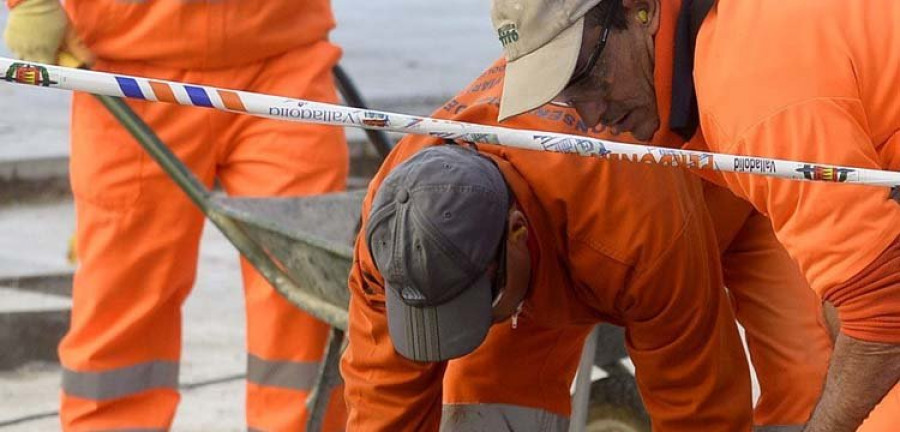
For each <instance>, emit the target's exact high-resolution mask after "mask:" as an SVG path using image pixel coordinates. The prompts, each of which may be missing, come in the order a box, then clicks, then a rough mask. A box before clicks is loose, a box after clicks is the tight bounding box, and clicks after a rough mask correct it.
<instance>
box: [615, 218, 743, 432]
mask: <svg viewBox="0 0 900 432" xmlns="http://www.w3.org/2000/svg"><path fill="white" fill-rule="evenodd" d="M704 217H705V215H704ZM700 218H701V215H694V216H693V217H691V218H689V219H688V220H687V221H686V224H685V229H684V231H683V232H682V233H681V234H680V235H679V236H678V238H677V239H675V241H674V242H673V243H672V244H671V245H670V246H669V247H668V249H667V250H666V251H665V252H664V253H662V254H661V255H659V256H658V257H657V258H656V259H655V260H654V261H653V262H651V263H647V264H646V266H645V267H643V268H640V267H638V268H636V269H635V274H634V275H633V278H632V279H633V281H632V282H631V283H630V284H629V286H627V288H626V289H625V292H624V294H623V296H622V297H621V298H620V299H619V304H620V308H621V309H622V310H623V314H624V319H625V325H626V335H627V346H628V351H629V353H630V355H631V359H632V361H633V362H634V365H635V371H636V377H637V381H638V386H639V388H640V390H641V395H642V397H643V400H644V403H645V405H646V406H647V410H648V412H649V413H650V414H651V416H652V418H653V427H654V430H658V431H662V432H672V431H685V432H686V431H700V430H710V431H712V430H722V431H724V430H728V431H746V430H750V427H751V422H752V420H751V416H752V402H751V392H750V372H749V368H748V366H747V361H746V357H745V355H744V349H743V346H742V344H741V341H740V337H739V335H738V332H737V328H736V325H735V322H734V317H733V315H732V313H731V308H730V305H729V303H728V300H727V297H726V295H725V292H724V289H723V286H722V281H721V276H720V270H719V268H718V266H719V260H718V248H717V246H716V242H715V239H714V238H713V234H712V232H711V231H710V230H708V229H707V228H708V227H704V226H703V223H701V222H704V221H705V219H700ZM698 219H700V220H698Z"/></svg>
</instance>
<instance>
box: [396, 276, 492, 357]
mask: <svg viewBox="0 0 900 432" xmlns="http://www.w3.org/2000/svg"><path fill="white" fill-rule="evenodd" d="M385 293H386V303H387V316H388V331H389V333H390V335H391V341H392V342H393V343H394V349H395V350H397V352H398V353H400V355H402V356H403V357H406V358H408V359H410V360H415V361H420V362H437V361H445V360H450V359H454V358H457V357H462V356H464V355H466V354H468V353H470V352H472V351H474V350H475V348H478V346H479V345H481V342H483V341H484V338H485V337H486V336H487V333H488V330H489V329H490V327H491V324H492V318H491V300H492V298H491V281H490V278H489V277H488V275H487V274H485V275H484V276H482V277H481V278H480V279H478V281H476V282H475V284H474V285H473V286H471V287H469V288H468V289H466V290H464V291H463V292H462V293H461V294H460V295H459V296H457V297H456V298H454V299H452V300H450V301H448V302H446V303H443V304H440V305H438V306H431V307H414V306H410V305H408V304H406V303H404V302H403V300H402V299H401V298H400V294H399V293H398V292H397V291H396V290H394V289H392V288H390V287H385Z"/></svg>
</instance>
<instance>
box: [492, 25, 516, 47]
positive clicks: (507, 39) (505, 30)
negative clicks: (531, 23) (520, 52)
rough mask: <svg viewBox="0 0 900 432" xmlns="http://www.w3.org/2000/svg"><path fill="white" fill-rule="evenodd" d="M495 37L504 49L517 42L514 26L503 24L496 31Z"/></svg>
mask: <svg viewBox="0 0 900 432" xmlns="http://www.w3.org/2000/svg"><path fill="white" fill-rule="evenodd" d="M497 37H499V38H500V43H501V44H502V45H503V46H504V47H505V46H507V45H509V44H511V43H513V42H515V41H517V40H519V31H518V30H517V29H516V25H515V24H504V25H503V26H501V27H500V28H499V29H497Z"/></svg>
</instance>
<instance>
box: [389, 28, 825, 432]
mask: <svg viewBox="0 0 900 432" xmlns="http://www.w3.org/2000/svg"><path fill="white" fill-rule="evenodd" d="M671 21H674V19H673V20H671ZM673 27H674V24H673V23H670V22H666V23H663V26H662V28H661V30H660V31H661V32H665V31H669V30H672V29H673ZM665 55H667V54H666V53H665V52H659V53H657V56H665ZM504 69H505V61H504V60H500V61H498V62H496V63H494V64H493V65H492V66H491V67H489V68H488V69H487V70H486V71H485V72H484V73H483V74H482V75H481V76H480V77H478V78H477V79H476V80H475V81H473V82H472V83H471V84H470V85H469V86H468V87H467V88H466V89H465V90H463V91H461V92H460V93H459V94H458V95H457V96H456V97H454V98H453V99H452V100H451V101H449V102H448V103H447V104H445V105H444V107H443V108H442V109H441V110H439V111H438V112H437V113H435V114H434V116H436V117H442V118H452V119H457V120H465V121H469V122H475V123H481V124H496V116H497V106H498V105H499V100H500V95H501V93H500V89H501V88H502V87H503V79H504ZM659 79H660V80H669V79H671V78H670V75H667V72H666V71H661V73H660V78H659ZM661 87H662V86H658V87H657V91H660V92H662V91H665V90H663V89H661ZM666 104H667V102H664V103H663V105H666ZM663 108H665V107H663ZM662 112H663V117H664V118H665V116H666V115H667V111H666V110H663V111H662ZM506 126H512V127H517V128H524V129H532V130H545V131H552V132H562V133H581V134H586V135H590V136H595V137H602V138H608V137H609V133H608V132H606V131H604V130H603V128H591V127H588V126H587V125H585V124H584V122H582V121H580V120H579V119H578V118H577V114H576V113H575V112H574V111H571V110H569V109H564V108H560V107H554V106H544V107H542V108H540V109H538V110H535V111H532V112H530V113H527V114H523V115H520V116H517V117H515V118H513V119H511V120H510V121H509V122H507V124H506ZM622 138H625V139H626V140H630V139H627V138H626V137H622ZM622 138H620V139H622ZM433 141H434V140H431V139H428V138H421V137H408V138H406V139H405V140H404V141H403V142H402V143H401V146H402V145H407V144H406V143H407V142H414V143H422V144H428V143H433ZM681 142H682V141H681V139H680V138H679V137H678V136H677V135H676V134H674V133H662V134H657V136H655V137H654V143H655V144H667V143H668V144H673V143H681ZM544 156H545V155H544V154H536V155H534V157H535V158H538V159H539V158H541V157H544ZM704 195H705V201H706V203H707V207H709V211H710V213H711V214H712V216H713V221H714V224H713V225H714V227H715V231H716V234H717V238H718V240H719V251H720V252H721V253H722V264H723V268H724V276H725V285H726V286H727V287H728V288H729V291H730V293H731V296H730V297H731V300H732V302H733V303H734V311H735V314H736V316H737V318H738V320H739V322H741V324H742V325H743V326H744V327H745V329H746V331H747V338H748V345H749V349H750V354H751V358H752V360H753V365H754V368H755V370H756V372H757V376H758V378H759V381H760V390H761V394H760V398H759V400H758V402H757V404H756V408H755V410H754V413H753V423H754V425H756V426H757V427H758V428H759V429H757V430H760V431H765V430H766V429H765V427H772V428H774V430H787V429H786V428H785V427H786V426H787V425H797V424H802V423H803V422H804V421H805V420H806V419H807V418H808V417H809V414H810V413H811V412H812V409H813V407H814V406H815V403H816V401H817V400H818V398H819V395H820V392H821V387H822V383H823V381H824V375H825V369H826V366H827V361H828V353H829V352H830V349H831V347H830V342H829V337H828V333H827V330H826V328H825V326H824V325H823V323H822V321H821V314H820V312H819V304H818V300H817V298H816V296H815V295H814V294H813V293H812V291H810V290H809V289H808V287H807V285H806V283H805V281H804V280H803V277H802V275H800V273H799V270H798V269H797V267H796V265H795V264H794V263H793V261H791V260H790V258H789V257H788V256H787V254H786V252H785V251H784V249H783V248H782V247H781V246H780V244H778V242H777V240H776V239H775V237H774V235H773V233H772V229H771V226H770V224H769V223H768V221H767V220H766V218H764V217H763V216H761V215H759V214H758V213H756V212H755V211H753V210H752V208H751V207H750V206H749V204H748V203H746V202H745V201H743V200H740V199H738V198H736V197H735V196H734V195H733V194H731V193H730V192H728V191H727V190H725V189H723V188H720V187H717V186H714V185H712V184H705V185H704ZM760 269H763V271H761V270H760ZM492 331H494V332H498V331H503V330H492ZM528 333H529V334H531V333H533V332H528ZM520 334H521V333H520ZM530 337H532V336H528V337H526V338H530ZM522 338H523V337H522V336H519V337H518V339H517V340H516V342H515V343H516V344H521V343H522V341H521V339H522ZM499 340H502V339H499ZM537 343H538V344H540V343H543V342H537ZM509 349H510V347H508V346H506V345H502V344H496V343H495V344H491V343H488V342H486V343H485V344H484V346H482V347H481V348H479V350H478V351H476V352H475V353H473V354H472V356H475V355H478V354H479V353H480V354H481V355H482V356H484V358H485V359H490V358H492V356H493V355H495V354H491V353H492V352H493V351H499V352H503V351H506V350H509ZM516 352H518V353H528V352H529V351H528V347H522V348H517V351H516ZM520 355H527V354H520ZM472 356H469V357H466V358H464V359H462V361H461V362H460V361H456V362H455V364H456V366H455V367H451V368H449V369H448V370H447V375H445V379H444V388H443V398H444V404H445V408H444V409H445V413H446V414H450V412H448V411H449V410H451V408H449V407H452V412H453V414H455V415H454V416H453V417H452V418H456V419H461V418H462V419H472V418H477V419H479V420H483V419H484V416H485V415H486V414H487V413H488V412H489V410H490V409H495V408H494V407H493V406H489V405H488V404H487V402H488V401H496V400H497V399H496V398H497V397H498V396H497V392H498V390H497V389H498V388H506V387H507V386H510V385H511V383H519V384H518V385H516V386H513V387H511V388H509V391H508V394H506V395H503V396H504V397H506V399H503V400H502V402H503V403H504V404H506V405H512V406H516V407H518V408H517V409H518V411H520V412H521V411H522V410H526V409H535V408H538V409H540V410H542V411H545V412H550V413H554V415H556V416H559V417H560V418H561V419H564V418H566V417H567V416H568V401H569V396H568V394H567V393H565V392H558V393H554V394H552V397H548V396H547V395H545V394H543V392H542V391H539V392H538V393H534V392H533V391H531V390H529V388H531V387H530V386H531V385H532V384H533V382H532V381H529V380H527V379H523V378H522V375H516V374H522V369H512V370H509V369H507V368H497V367H491V366H490V365H489V364H487V363H485V362H484V361H482V362H475V361H473V360H472ZM552 361H553V362H558V364H559V366H555V367H557V368H560V370H561V369H563V368H564V367H574V366H573V365H571V364H567V362H573V361H577V357H574V358H573V357H571V356H569V357H565V356H559V357H557V358H555V359H553V360H552ZM451 364H454V362H451ZM532 364H533V363H529V362H526V363H525V364H524V365H523V368H526V367H528V366H530V365H532ZM460 365H466V367H462V366H460ZM563 365H565V366H563ZM551 370H556V369H551ZM476 373H477V374H478V375H479V376H481V377H482V379H481V380H479V383H480V384H479V385H478V386H473V385H472V384H471V380H470V379H464V378H463V377H466V376H471V374H476ZM525 376H528V375H527V374H525ZM500 383H502V384H500ZM398 403H405V402H401V401H400V400H398ZM473 410H476V411H477V412H478V413H479V415H481V417H474V416H461V415H460V412H462V411H473ZM448 417H449V415H448ZM494 418H496V416H495V417H494ZM561 421H562V420H561ZM457 427H459V425H457ZM472 427H474V428H475V429H476V430H489V429H490V428H488V427H486V426H485V425H483V424H481V425H479V423H478V422H477V421H476V422H475V424H474V425H472ZM517 430H518V429H517ZM526 430H528V429H526Z"/></svg>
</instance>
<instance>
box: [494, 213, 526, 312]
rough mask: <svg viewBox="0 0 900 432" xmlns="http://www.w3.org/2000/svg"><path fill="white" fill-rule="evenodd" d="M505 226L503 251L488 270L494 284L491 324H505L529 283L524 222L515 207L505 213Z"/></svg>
mask: <svg viewBox="0 0 900 432" xmlns="http://www.w3.org/2000/svg"><path fill="white" fill-rule="evenodd" d="M506 226H507V228H506V229H507V232H506V238H505V240H504V242H505V247H506V249H505V252H504V253H501V254H499V256H498V260H497V262H496V263H495V264H493V266H492V267H493V268H491V269H489V271H492V272H493V276H494V277H493V280H494V283H495V284H497V285H498V286H497V287H496V291H497V294H496V296H495V297H494V306H493V310H492V317H493V320H494V322H495V323H498V322H502V321H506V320H507V319H508V318H509V317H510V316H512V314H514V313H515V312H516V309H518V307H519V305H520V304H521V303H522V301H523V300H524V299H525V295H526V294H528V287H529V285H530V283H531V251H529V250H528V221H527V220H526V219H525V215H524V213H522V211H521V210H520V209H519V208H518V207H517V206H516V205H513V206H512V208H510V210H509V214H508V216H507V224H506ZM500 266H505V268H504V269H501V268H500Z"/></svg>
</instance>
